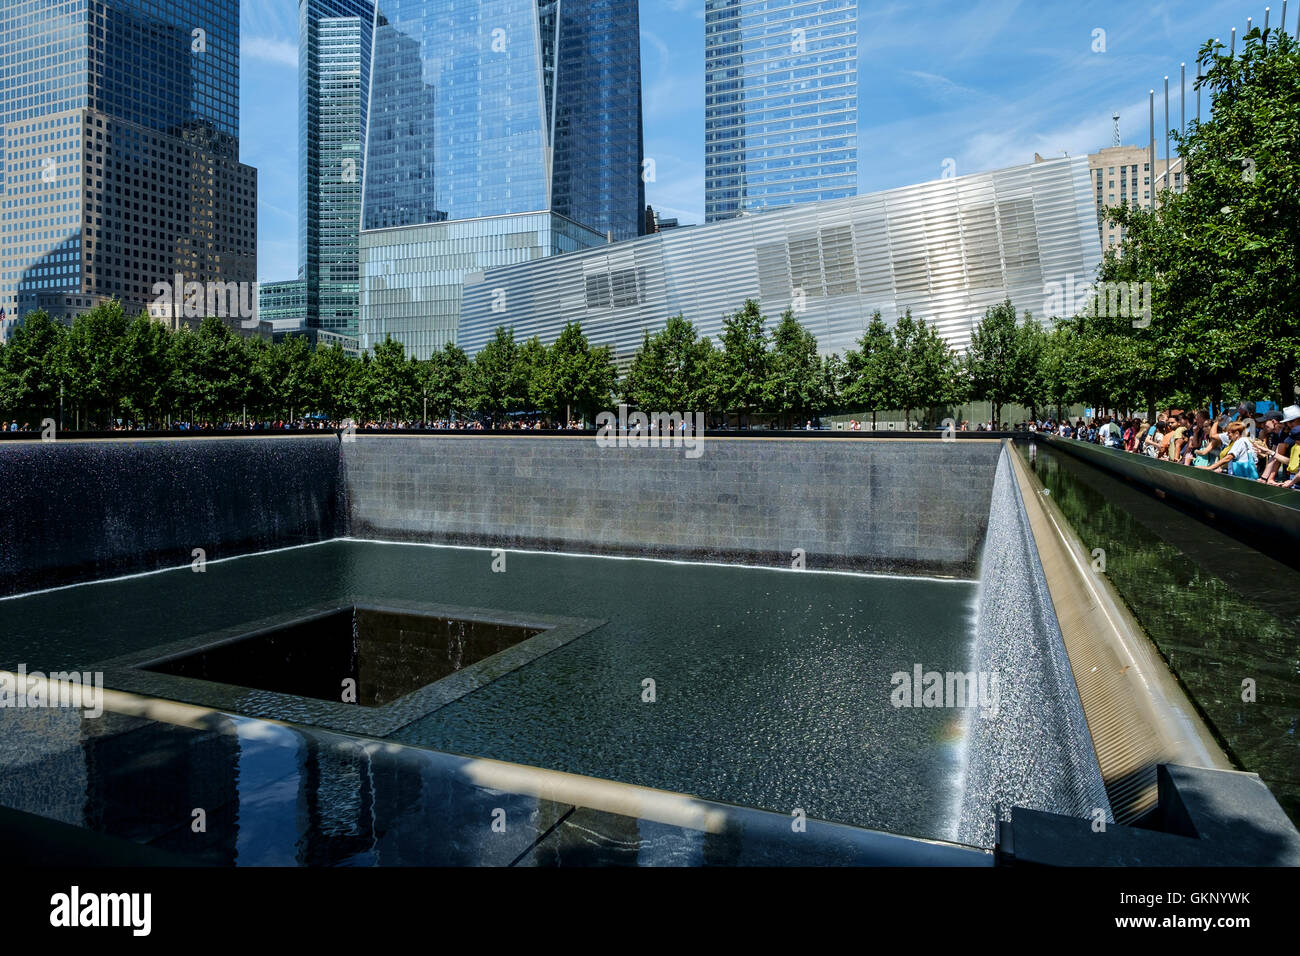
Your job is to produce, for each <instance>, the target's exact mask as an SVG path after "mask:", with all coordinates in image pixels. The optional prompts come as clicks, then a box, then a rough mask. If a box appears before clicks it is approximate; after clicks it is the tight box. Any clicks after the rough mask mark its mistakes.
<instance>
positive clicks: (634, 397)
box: [624, 315, 714, 414]
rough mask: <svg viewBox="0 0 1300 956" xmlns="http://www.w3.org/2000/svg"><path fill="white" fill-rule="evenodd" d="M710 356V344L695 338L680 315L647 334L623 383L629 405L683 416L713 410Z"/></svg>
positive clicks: (693, 328) (693, 327)
mask: <svg viewBox="0 0 1300 956" xmlns="http://www.w3.org/2000/svg"><path fill="white" fill-rule="evenodd" d="M712 355H713V343H711V342H710V341H709V340H708V339H705V338H700V337H699V336H697V335H696V333H695V326H694V325H693V324H692V323H690V322H688V321H687V320H686V319H685V318H683V317H682V316H681V315H675V316H673V317H672V318H670V319H669V320H668V323H667V324H666V325H665V326H664V327H663V329H661V330H660V331H658V332H656V333H655V334H654V335H651V334H650V332H649V331H646V332H645V334H644V338H643V341H642V343H641V347H640V348H639V349H637V352H636V355H635V356H633V358H632V364H631V367H630V368H629V369H628V373H627V379H626V381H625V383H624V394H625V396H626V398H627V401H628V403H629V404H631V405H635V406H636V407H637V408H641V409H645V410H648V411H656V412H663V411H667V412H674V411H679V412H682V414H690V413H691V412H697V411H709V410H711V409H713V407H714V395H713V388H712V383H711V382H710V363H711V361H712Z"/></svg>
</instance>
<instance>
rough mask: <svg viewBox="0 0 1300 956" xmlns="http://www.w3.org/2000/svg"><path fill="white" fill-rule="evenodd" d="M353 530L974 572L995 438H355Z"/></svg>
mask: <svg viewBox="0 0 1300 956" xmlns="http://www.w3.org/2000/svg"><path fill="white" fill-rule="evenodd" d="M341 447H342V449H343V458H344V462H345V468H344V475H345V482H346V486H347V498H348V502H349V515H350V533H351V535H352V536H354V537H372V538H385V539H398V540H417V541H430V542H440V543H446V544H465V545H476V546H483V547H493V548H496V547H500V548H516V549H535V550H551V551H576V552H583V553H590V554H621V555H646V554H650V555H656V556H661V557H671V558H682V559H691V560H716V561H727V562H744V563H759V564H769V565H778V564H779V565H787V566H788V565H789V564H790V563H791V561H792V557H791V553H792V552H793V551H794V549H796V548H802V549H803V550H804V552H805V553H806V555H807V566H808V567H810V568H851V569H857V570H870V571H889V572H896V573H925V574H939V575H957V576H964V577H973V576H974V573H975V569H976V566H977V564H978V559H979V552H980V547H981V545H982V544H983V540H984V531H985V527H986V525H987V522H988V501H989V495H990V494H991V491H992V487H993V475H994V471H995V468H996V465H997V459H998V454H999V451H1000V445H999V444H998V443H996V442H987V443H986V442H975V441H961V442H942V441H917V440H896V441H890V440H883V439H840V438H836V439H785V440H782V439H739V438H708V439H706V440H705V442H704V446H703V448H702V454H701V455H700V456H699V457H698V458H688V457H687V456H686V453H685V451H684V450H683V449H680V448H677V449H673V448H602V447H599V446H598V445H597V443H596V440H595V439H594V438H590V437H587V438H577V437H575V438H540V437H534V438H524V437H520V438H515V437H501V438H496V437H457V436H438V437H406V436H366V435H358V436H356V439H355V441H353V442H347V443H344V444H343V445H342V446H341Z"/></svg>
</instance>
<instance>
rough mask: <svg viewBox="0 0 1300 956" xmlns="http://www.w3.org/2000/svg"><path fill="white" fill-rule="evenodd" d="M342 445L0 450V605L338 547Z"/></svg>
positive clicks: (32, 445)
mask: <svg viewBox="0 0 1300 956" xmlns="http://www.w3.org/2000/svg"><path fill="white" fill-rule="evenodd" d="M339 467H340V460H339V440H338V438H337V436H335V435H334V434H332V433H331V434H326V435H322V436H319V437H312V438H280V437H265V438H218V439H180V440H175V439H151V440H134V441H132V440H121V441H117V440H113V441H76V440H67V441H54V442H48V443H47V442H39V441H31V442H6V443H4V444H0V496H2V497H0V595H3V594H15V593H20V592H24V591H32V590H39V589H42V588H49V587H56V586H58V585H62V584H69V583H73V582H76V581H87V580H92V579H95V578H103V577H110V576H112V575H118V574H130V573H134V572H139V571H150V570H155V569H157V568H162V567H176V566H179V565H184V564H188V563H189V562H190V561H191V554H192V552H193V550H194V549H195V548H202V549H203V550H204V551H205V553H206V557H207V559H208V560H213V559H215V558H221V557H228V556H230V555H233V554H242V553H247V552H253V551H263V550H266V549H268V548H277V547H285V546H288V545H293V544H305V543H308V542H311V541H320V540H323V539H327V538H333V537H337V536H338V535H339V534H341V533H342V531H343V529H344V524H345V523H344V518H345V512H346V509H345V507H344V505H343V499H342V497H341V491H342V482H341V481H340V478H339Z"/></svg>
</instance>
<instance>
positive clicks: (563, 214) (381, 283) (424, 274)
mask: <svg viewBox="0 0 1300 956" xmlns="http://www.w3.org/2000/svg"><path fill="white" fill-rule="evenodd" d="M376 6H377V9H376V14H375V21H374V23H375V26H374V31H373V37H372V53H371V56H372V60H373V62H372V65H371V72H370V88H369V105H368V110H367V115H366V136H365V161H364V174H363V186H362V212H361V220H362V221H361V230H362V231H361V237H360V244H359V245H360V275H361V278H360V323H359V332H360V340H361V346H362V348H365V349H369V348H373V347H374V346H375V345H376V344H378V343H380V342H382V341H383V340H384V338H385V337H387V336H392V337H393V338H394V339H396V340H397V341H400V342H402V343H403V344H404V345H405V346H406V348H407V351H408V353H410V354H414V355H416V356H420V357H423V356H427V355H429V354H430V353H431V352H433V351H435V350H437V349H439V348H441V347H442V346H443V344H444V343H446V342H448V341H454V340H455V335H456V328H457V322H458V319H459V315H460V299H461V287H462V282H463V280H464V278H465V277H466V276H467V275H474V274H478V273H481V272H483V271H484V270H485V269H490V268H493V267H495V266H500V265H506V264H510V263H516V262H523V261H527V260H530V259H533V258H536V257H540V256H549V255H554V254H557V253H562V252H568V251H573V250H576V249H580V248H585V247H590V246H594V245H598V244H602V243H607V242H609V241H611V240H620V239H628V238H633V237H635V236H637V235H639V234H641V233H643V232H644V229H645V223H644V210H645V184H644V181H643V176H642V165H641V161H642V134H641V79H640V52H639V32H638V5H637V3H636V0H626V2H620V3H610V2H608V0H565V2H563V3H558V2H552V0H546V2H539V0H470V2H464V0H378V2H377V4H376Z"/></svg>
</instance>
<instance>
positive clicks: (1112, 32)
mask: <svg viewBox="0 0 1300 956" xmlns="http://www.w3.org/2000/svg"><path fill="white" fill-rule="evenodd" d="M640 4H641V6H640V12H641V74H642V78H641V82H642V100H643V104H644V113H645V119H644V121H645V151H646V156H647V157H650V158H653V159H654V160H655V167H656V179H655V181H654V182H652V183H649V184H648V185H647V190H646V198H647V201H648V202H649V203H650V205H652V206H654V208H655V209H656V210H657V211H659V212H660V213H661V214H662V215H666V216H677V217H678V218H679V219H680V220H681V221H682V222H683V223H698V222H703V221H704V0H640ZM1270 5H1271V6H1272V7H1273V12H1272V16H1273V18H1274V20H1276V18H1277V16H1278V15H1279V13H1280V9H1281V3H1280V0H1279V2H1274V3H1271V4H1270ZM297 10H298V4H297V0H243V2H242V5H241V43H240V46H241V85H240V97H241V100H240V110H241V116H240V124H241V129H240V151H241V154H242V156H241V158H242V160H243V161H244V162H245V163H248V164H249V165H251V166H255V167H257V169H258V279H259V281H262V282H270V281H275V280H278V279H291V278H293V277H294V276H296V275H297V272H298V261H297V229H298V225H297V195H298V190H297V181H298V166H297V150H298V142H297V113H298V73H297V63H298V41H297V36H298V14H297ZM1297 15H1300V0H1294V2H1292V3H1291V4H1290V6H1289V7H1288V14H1287V18H1288V21H1290V22H1289V23H1288V27H1289V28H1290V29H1291V30H1292V31H1294V30H1295V29H1296V24H1295V20H1296V17H1297ZM1247 17H1255V18H1256V25H1261V23H1262V20H1263V17H1264V4H1263V3H1262V2H1261V3H1253V2H1251V0H1167V2H1159V0H1156V2H1149V0H1139V2H1132V0H1129V2H1118V0H1086V2H1082V0H943V2H936V0H897V2H891V0H861V2H860V5H859V23H858V59H859V62H858V72H859V84H860V90H859V96H858V175H859V183H858V189H859V192H861V193H866V192H874V191H876V190H880V189H891V188H894V187H896V186H906V185H911V184H914V183H920V182H925V181H927V180H931V179H937V178H939V177H940V176H941V175H942V174H943V172H944V169H945V164H948V166H949V168H953V169H954V170H955V172H956V173H957V174H958V175H964V174H966V173H976V172H983V171H986V170H990V169H1000V168H1003V167H1006V166H1015V165H1019V164H1021V163H1027V162H1031V161H1032V160H1033V158H1034V153H1036V152H1037V153H1039V154H1041V155H1043V156H1045V157H1050V156H1060V155H1062V154H1066V153H1068V154H1069V155H1071V156H1076V155H1082V154H1085V153H1091V152H1095V151H1096V150H1098V149H1100V148H1102V147H1106V146H1110V145H1111V139H1112V121H1111V114H1112V112H1116V111H1118V112H1119V113H1120V132H1121V136H1122V140H1123V142H1124V143H1125V144H1139V143H1143V142H1145V140H1146V136H1147V126H1148V121H1149V115H1148V109H1149V106H1148V91H1149V90H1151V89H1152V88H1155V89H1156V91H1157V102H1156V111H1157V118H1156V125H1157V129H1159V128H1160V127H1162V126H1163V120H1164V117H1163V113H1164V77H1165V76H1166V75H1168V76H1169V78H1170V99H1171V112H1170V116H1171V125H1174V126H1176V125H1177V124H1178V82H1179V64H1180V63H1183V62H1186V63H1187V64H1188V70H1189V73H1190V74H1191V75H1193V76H1194V75H1195V61H1196V54H1197V51H1198V50H1199V49H1200V48H1201V45H1202V44H1203V43H1204V42H1205V41H1206V40H1207V39H1210V38H1215V37H1217V38H1220V39H1222V40H1223V42H1224V43H1227V42H1228V39H1229V31H1230V30H1231V29H1232V28H1233V27H1234V26H1235V27H1237V29H1238V34H1239V35H1240V34H1241V33H1242V32H1244V30H1245V26H1246V18H1247ZM1097 31H1104V32H1102V33H1098V32H1097ZM1187 93H1188V115H1189V117H1190V116H1191V115H1193V114H1194V113H1195V105H1194V104H1195V93H1194V92H1193V90H1192V88H1191V81H1190V80H1189V81H1188V91H1187ZM1157 136H1159V134H1157ZM1160 151H1161V152H1163V148H1161V150H1160Z"/></svg>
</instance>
